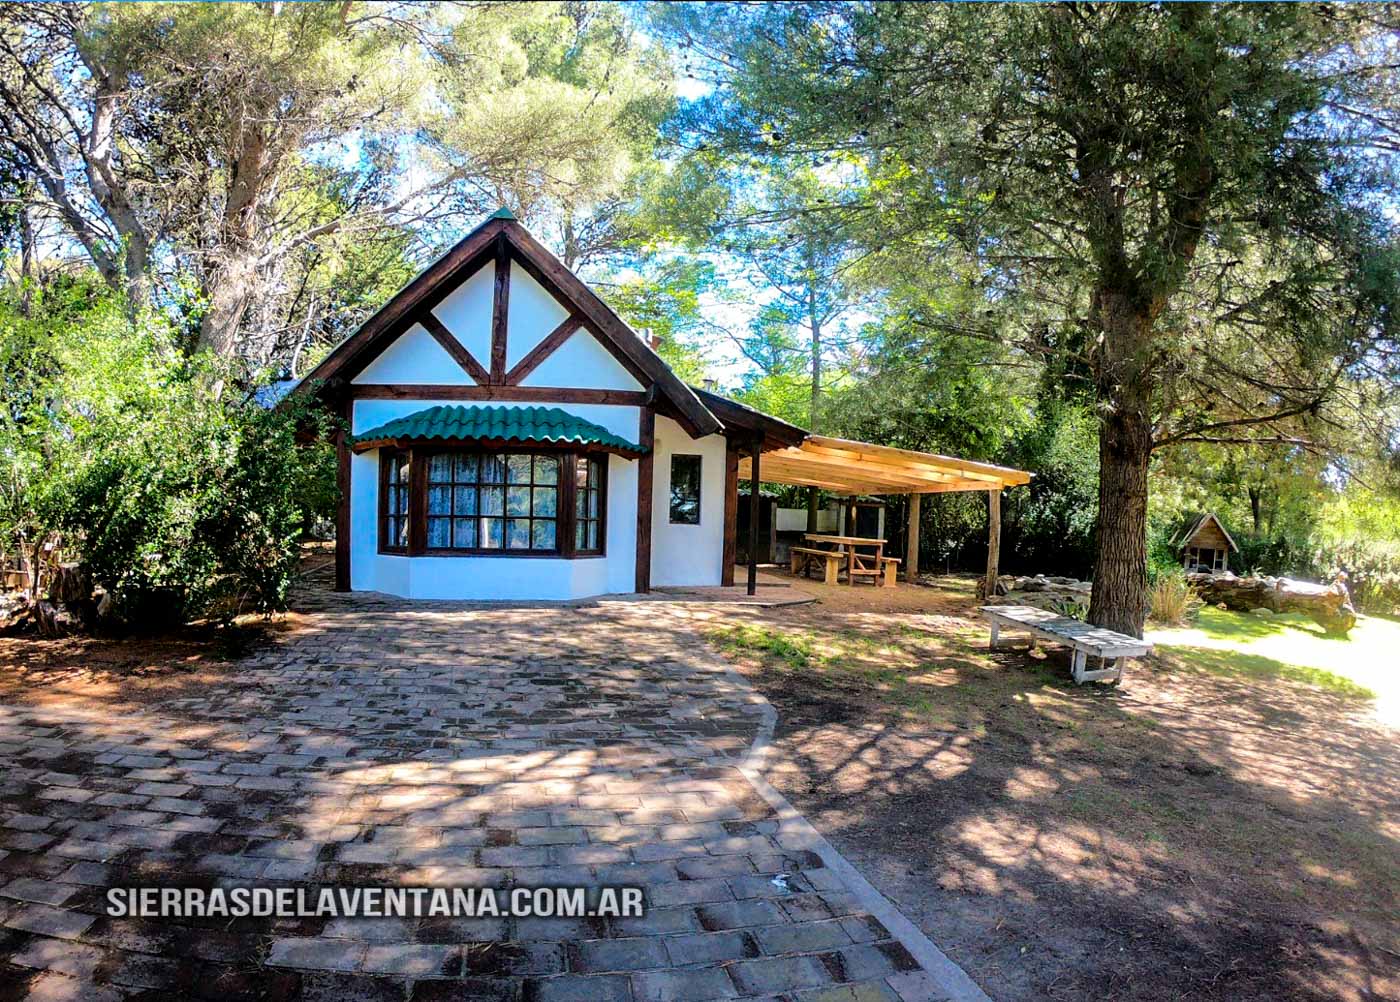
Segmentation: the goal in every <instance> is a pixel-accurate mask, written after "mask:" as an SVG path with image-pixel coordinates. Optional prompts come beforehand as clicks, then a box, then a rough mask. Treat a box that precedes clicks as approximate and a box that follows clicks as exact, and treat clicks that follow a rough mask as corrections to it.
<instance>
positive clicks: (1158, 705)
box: [690, 579, 1400, 1002]
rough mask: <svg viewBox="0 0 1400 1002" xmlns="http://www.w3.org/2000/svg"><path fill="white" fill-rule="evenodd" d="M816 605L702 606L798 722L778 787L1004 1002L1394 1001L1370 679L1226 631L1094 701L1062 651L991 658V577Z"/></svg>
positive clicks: (1388, 771)
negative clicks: (983, 598) (981, 592)
mask: <svg viewBox="0 0 1400 1002" xmlns="http://www.w3.org/2000/svg"><path fill="white" fill-rule="evenodd" d="M803 587H808V588H810V589H811V590H812V591H814V592H815V593H817V594H818V595H819V596H820V599H821V600H820V602H819V603H818V604H816V605H810V606H801V607H795V608H786V609H773V610H753V609H744V608H732V609H726V610H724V611H722V612H715V613H706V614H700V613H691V614H690V615H698V616H700V617H701V618H704V619H705V620H706V621H705V622H703V623H702V624H700V625H701V628H702V629H703V630H704V632H705V633H706V635H707V636H708V637H709V639H710V640H711V642H712V643H713V644H714V645H715V646H716V647H717V648H719V649H720V650H722V651H723V652H724V653H725V654H726V655H727V656H729V657H730V658H731V659H732V660H735V661H736V662H737V663H738V664H739V665H740V666H741V669H742V670H743V671H745V672H746V673H747V674H748V675H749V676H750V678H751V679H752V680H753V681H754V682H755V684H756V685H757V686H758V687H759V688H760V689H761V690H762V691H763V692H764V693H765V694H766V695H767V696H768V697H769V698H770V699H771V700H773V702H774V703H775V704H776V705H777V706H778V708H779V711H780V714H781V719H780V723H779V733H778V736H777V738H776V741H777V744H778V746H779V749H778V751H779V754H778V755H776V756H775V757H774V759H773V760H771V762H770V772H771V775H770V778H771V779H772V781H773V782H774V783H775V785H777V786H779V787H780V788H782V789H783V791H784V792H785V793H786V794H787V795H788V796H789V797H790V798H791V799H792V800H793V801H794V802H795V803H796V804H797V806H798V807H799V809H801V810H802V811H803V812H804V813H805V814H807V816H808V817H809V818H811V819H812V820H813V822H814V823H815V824H816V825H817V826H818V827H819V828H821V829H822V831H823V832H824V833H825V834H827V836H828V837H830V838H832V840H833V841H834V842H836V843H837V845H838V846H839V847H840V848H841V849H842V851H843V852H847V853H848V854H849V855H850V856H851V857H853V858H854V859H855V860H856V861H857V862H858V865H860V866H861V868H862V869H863V870H864V872H866V873H867V875H868V876H870V877H871V879H872V880H873V881H874V882H875V883H876V884H877V885H879V886H880V887H881V889H882V890H884V891H885V892H886V893H887V894H889V895H890V896H891V897H892V898H894V899H895V900H896V901H897V902H899V904H900V905H901V907H902V908H904V909H905V910H906V913H908V914H910V916H911V917H912V918H914V920H915V921H917V922H919V923H920V924H922V925H923V927H924V929H925V930H926V931H927V932H928V933H929V934H930V935H931V936H932V937H933V938H934V940H935V941H936V942H938V943H939V944H940V945H941V946H943V947H944V948H945V949H946V950H948V951H949V953H950V954H951V955H952V956H953V957H954V959H955V960H957V961H958V962H959V963H961V964H962V965H963V966H964V967H965V968H966V969H967V970H968V972H969V973H970V974H971V975H972V976H973V977H974V978H975V979H976V980H978V981H979V983H981V984H982V985H983V986H984V987H985V988H986V989H987V990H988V992H989V993H990V994H991V995H992V996H993V997H994V998H997V999H1031V998H1051V999H1078V998H1089V997H1093V998H1112V999H1141V1000H1148V999H1151V1000H1158V999H1169V998H1191V999H1220V1000H1224V999H1232V1000H1235V999H1245V1000H1261V1002H1262V1000H1265V999H1268V1000H1275V999H1281V998H1289V999H1301V1000H1311V999H1317V1000H1320V999H1336V998H1344V999H1375V998H1397V997H1400V975H1398V974H1397V972H1400V918H1398V917H1397V902H1400V749H1397V742H1396V737H1397V733H1396V732H1395V731H1393V730H1390V729H1389V728H1387V727H1384V726H1382V725H1381V724H1379V723H1378V722H1377V721H1376V717H1375V704H1374V702H1373V701H1372V700H1371V699H1369V698H1367V695H1366V693H1365V690H1364V689H1363V688H1362V686H1361V684H1360V683H1358V682H1357V681H1356V678H1357V677H1360V676H1359V674H1358V673H1359V672H1360V671H1361V669H1357V672H1352V673H1347V674H1343V673H1342V672H1340V671H1329V670H1328V669H1327V668H1324V667H1319V666H1317V665H1312V664H1301V665H1299V664H1294V663H1292V662H1284V661H1280V660H1278V659H1277V658H1270V657H1267V656H1265V655H1263V654H1260V653H1258V652H1256V651H1254V650H1252V649H1251V650H1249V651H1246V652H1245V653H1243V654H1241V653H1240V652H1237V651H1231V650H1229V649H1228V648H1229V646H1230V644H1232V643H1233V644H1237V645H1238V644H1240V643H1241V642H1245V643H1247V644H1253V643H1258V642H1260V641H1261V640H1263V639H1265V638H1267V637H1269V636H1273V635H1274V634H1273V633H1272V627H1274V626H1277V627H1278V629H1279V630H1281V631H1292V628H1291V627H1289V626H1288V625H1287V624H1286V623H1279V624H1267V625H1265V624H1261V623H1259V622H1258V621H1257V620H1255V621H1252V622H1251V621H1249V617H1236V618H1239V619H1244V620H1245V622H1243V623H1234V622H1233V621H1232V620H1230V619H1227V618H1224V617H1226V616H1228V615H1229V614H1220V615H1218V616H1217V615H1209V614H1208V615H1207V616H1206V618H1205V619H1204V621H1203V623H1202V630H1201V631H1200V636H1199V637H1198V636H1195V635H1191V636H1186V637H1184V638H1182V639H1184V640H1186V641H1188V644H1187V645H1186V646H1181V647H1177V646H1165V647H1162V648H1161V649H1160V653H1159V655H1158V656H1156V657H1154V658H1152V659H1150V660H1149V661H1147V662H1139V663H1137V664H1136V665H1134V666H1131V667H1130V668H1129V669H1128V671H1127V672H1126V674H1125V677H1124V682H1123V684H1122V685H1121V686H1120V687H1118V688H1112V687H1108V686H1103V685H1089V686H1082V687H1076V686H1074V685H1073V684H1072V683H1071V682H1070V681H1069V669H1068V656H1067V654H1066V653H1065V652H1064V651H1063V650H1060V649H1057V648H1050V649H1048V650H1042V651H1041V652H1038V653H1036V654H1034V655H1032V654H1029V653H1028V652H1027V650H1026V649H1025V646H1024V645H1020V646H1017V647H1012V648H1011V649H1006V650H998V651H997V652H996V653H995V654H992V653H990V652H988V650H987V631H986V628H985V626H983V625H982V624H981V622H980V620H978V619H977V618H976V617H975V611H974V610H975V600H974V598H973V594H972V587H973V583H972V581H971V580H970V579H967V580H958V579H945V583H944V584H942V585H940V586H939V587H936V588H909V587H901V588H900V589H898V590H896V591H893V592H891V591H883V590H875V589H858V590H852V589H850V588H849V587H847V586H844V585H843V586H839V587H836V588H828V587H826V586H823V585H817V584H804V585H803ZM1384 625H1385V626H1391V625H1393V624H1384ZM1231 630H1235V631H1236V632H1237V633H1239V634H1241V635H1242V636H1236V637H1232V636H1231V635H1230V634H1231ZM1258 631H1265V632H1263V633H1261V635H1260V636H1254V635H1253V634H1254V633H1255V632H1258ZM1212 634H1213V636H1212ZM1012 636H1013V637H1014V636H1015V635H1014V634H1013V635H1012ZM1303 639H1308V638H1303ZM1159 642H1160V641H1159ZM1316 642H1318V643H1332V644H1336V643H1337V642H1336V641H1321V640H1317V641H1316ZM1299 643H1300V641H1299V640H1297V639H1296V638H1295V639H1294V641H1293V643H1292V644H1291V645H1290V647H1289V648H1288V649H1289V650H1295V649H1296V648H1297V647H1298V645H1299ZM1356 647H1357V649H1358V650H1365V651H1367V652H1368V653H1367V654H1366V655H1365V656H1366V657H1369V658H1373V659H1374V658H1376V657H1384V656H1385V655H1386V651H1385V649H1384V647H1383V646H1382V648H1381V649H1379V650H1372V649H1371V648H1370V647H1369V645H1368V644H1358V645H1356ZM1390 650H1391V651H1392V652H1393V651H1395V650H1400V644H1397V645H1395V646H1392V647H1391V648H1390ZM1295 660H1297V659H1296V658H1295ZM1390 661H1391V663H1394V661H1395V657H1394V655H1393V654H1392V655H1391V657H1390ZM1333 667H1334V668H1336V667H1338V665H1337V664H1335V663H1334V664H1333ZM1365 670H1367V671H1370V670H1371V668H1370V667H1368V668H1366V669H1365Z"/></svg>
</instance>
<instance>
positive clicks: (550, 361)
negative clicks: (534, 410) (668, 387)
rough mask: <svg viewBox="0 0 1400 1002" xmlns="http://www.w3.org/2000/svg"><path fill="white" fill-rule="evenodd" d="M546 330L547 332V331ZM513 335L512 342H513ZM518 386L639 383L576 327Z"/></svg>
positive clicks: (584, 386)
mask: <svg viewBox="0 0 1400 1002" xmlns="http://www.w3.org/2000/svg"><path fill="white" fill-rule="evenodd" d="M546 333H548V332H546ZM513 342H514V339H513V338H512V340H511V342H508V344H509V343H513ZM520 385H521V386H572V387H575V388H577V389H580V390H640V389H641V388H642V384H641V383H639V382H637V381H636V380H635V379H633V378H632V374H631V373H630V372H628V371H627V370H626V369H624V368H623V367H622V363H621V362H619V361H618V360H617V359H615V358H613V356H612V353H611V352H610V351H608V349H606V348H604V347H603V346H602V345H601V344H599V343H598V340H597V338H595V337H594V336H593V335H592V334H590V333H588V331H586V330H581V329H580V330H577V331H574V333H573V334H572V335H570V337H569V339H568V340H567V341H565V342H564V343H563V344H561V345H560V346H559V347H558V348H556V349H555V350H554V351H553V352H551V353H550V355H549V357H548V358H546V359H545V360H544V361H543V362H541V363H540V364H539V365H538V366H536V367H535V369H534V370H533V371H532V372H531V373H530V374H529V375H527V376H526V377H525V378H524V379H523V380H521V381H520Z"/></svg>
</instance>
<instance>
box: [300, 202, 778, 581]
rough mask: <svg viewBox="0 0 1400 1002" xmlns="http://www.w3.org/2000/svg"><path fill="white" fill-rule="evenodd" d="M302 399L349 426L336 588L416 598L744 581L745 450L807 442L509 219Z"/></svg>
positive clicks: (337, 360) (356, 345) (331, 359)
mask: <svg viewBox="0 0 1400 1002" xmlns="http://www.w3.org/2000/svg"><path fill="white" fill-rule="evenodd" d="M296 392H300V393H314V394H316V395H317V396H318V397H319V398H320V399H321V400H323V401H325V402H326V403H328V404H330V405H332V406H334V407H335V408H336V409H337V410H338V411H339V412H340V413H341V414H343V415H344V417H345V419H346V422H347V424H348V426H349V434H348V435H344V436H342V439H341V441H340V442H339V443H338V446H339V454H340V481H341V493H342V504H341V507H340V512H339V519H338V523H339V524H338V526H337V529H338V532H337V551H336V558H337V561H336V583H337V587H338V588H340V589H342V590H354V591H380V592H388V593H390V594H393V595H401V596H404V597H407V598H457V599H463V598H465V599H572V598H582V597H586V596H591V595H601V594H606V593H615V592H633V591H646V590H649V588H650V587H651V586H652V585H718V584H721V583H732V575H733V554H734V551H733V548H732V547H733V525H734V515H735V510H736V505H737V494H736V485H737V479H736V477H737V469H738V459H739V451H738V450H739V448H740V445H741V443H742V444H743V445H744V446H746V447H748V448H750V449H751V448H752V447H753V446H754V444H755V443H756V442H758V443H759V447H760V448H775V447H780V446H783V445H789V444H795V443H800V442H801V441H802V439H803V438H804V433H803V432H802V431H801V429H798V428H794V427H792V426H791V425H786V424H784V423H783V422H781V421H777V420H775V419H772V418H768V417H767V416H765V415H760V414H758V413H757V412H754V411H749V410H746V409H744V408H742V407H740V406H739V405H737V404H734V403H732V402H730V401H726V400H723V398H719V397H715V396H713V395H711V394H706V393H704V392H703V391H698V390H693V389H691V388H690V387H688V386H686V385H685V384H684V383H682V382H681V381H680V380H679V379H678V378H677V377H676V376H675V375H674V374H673V373H672V372H671V370H670V369H669V368H668V367H667V366H666V364H665V363H664V362H662V361H661V359H660V358H659V357H658V356H657V355H656V354H655V352H653V351H652V350H651V348H650V347H649V346H648V345H646V344H645V343H644V342H643V340H642V339H641V338H640V337H638V336H637V335H636V334H635V333H634V332H633V331H632V330H631V329H630V328H629V327H628V326H627V325H626V324H625V323H623V321H622V320H621V319H619V318H618V316H617V315H616V314H615V313H613V312H612V310H611V309H609V308H608V307H607V306H606V305H605V304H604V303H603V302H602V300H600V299H599V298H598V297H597V296H596V295H595V294H594V293H593V292H592V291H591V290H590V289H589V288H588V287H587V286H586V285H584V284H583V283H582V282H581V281H579V280H578V279H577V278H576V277H575V276H574V275H573V274H572V273H571V272H570V271H569V270H568V269H566V268H565V267H564V266H563V264H562V263H561V262H560V261H559V260H558V259H556V258H555V257H554V256H553V255H552V254H550V253H549V251H547V250H546V249H545V248H544V247H542V246H541V245H540V244H539V243H538V242H537V241H536V240H535V239H534V238H533V237H532V236H531V235H530V234H529V233H528V232H527V231H526V230H525V229H524V227H522V226H521V225H520V224H519V223H518V222H516V220H515V218H514V217H513V216H512V215H511V214H510V213H509V212H508V211H507V210H504V209H503V210H501V211H499V212H497V213H496V214H495V215H493V216H491V217H490V218H489V219H488V220H487V221H486V222H485V223H483V224H482V225H481V226H479V227H478V228H477V229H475V230H474V231H472V232H471V233H470V234H468V235H467V237H466V238H465V239H463V240H462V241H461V242H460V243H458V244H457V245H456V246H455V247H453V248H452V249H451V250H450V251H449V252H448V253H447V254H446V255H445V256H444V257H442V258H441V259H440V260H438V261H437V262H435V263H434V264H433V265H431V266H430V267H429V268H427V269H426V270H425V271H423V272H422V274H420V275H419V276H418V277H417V278H415V279H414V280H413V281H412V282H411V283H409V285H408V286H407V287H405V288H404V289H403V290H402V291H401V292H399V293H398V294H397V295H396V296H394V298H393V299H391V300H390V301H389V302H388V303H387V304H386V305H385V306H384V307H383V309H381V310H380V311H379V312H378V313H376V314H375V315H374V316H373V317H371V318H370V319H369V320H368V321H367V322H366V323H365V324H364V325H363V326H362V327H361V328H360V329H359V330H358V331H356V332H355V334H353V335H352V336H351V337H349V338H348V339H346V340H345V341H344V342H343V343H342V344H341V345H339V346H338V347H337V348H336V349H335V350H334V351H333V352H331V354H330V355H329V356H327V358H326V359H325V360H324V361H323V362H322V363H321V364H320V365H318V366H317V367H316V368H315V369H314V370H313V371H312V372H311V373H309V374H308V375H307V377H306V378H305V379H304V380H302V382H301V383H300V384H299V385H298V387H297V391H296ZM702 396H704V397H707V398H709V404H708V405H707V403H705V402H702V400H701V397H702ZM716 410H719V411H723V412H725V413H727V414H728V415H729V420H728V421H727V422H723V421H721V419H720V417H718V416H717V415H716V413H715V412H716ZM765 439H766V441H765ZM654 498H655V499H658V500H657V503H655V504H654V503H653V499H654ZM726 509H728V510H726ZM726 524H727V525H728V526H729V532H728V533H726ZM726 544H728V545H726Z"/></svg>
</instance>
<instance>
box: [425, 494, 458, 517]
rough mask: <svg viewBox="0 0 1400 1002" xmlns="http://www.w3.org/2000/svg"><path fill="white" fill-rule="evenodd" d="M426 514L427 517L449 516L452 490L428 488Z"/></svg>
mask: <svg viewBox="0 0 1400 1002" xmlns="http://www.w3.org/2000/svg"><path fill="white" fill-rule="evenodd" d="M428 514H429V515H451V514H452V488H450V487H429V488H428Z"/></svg>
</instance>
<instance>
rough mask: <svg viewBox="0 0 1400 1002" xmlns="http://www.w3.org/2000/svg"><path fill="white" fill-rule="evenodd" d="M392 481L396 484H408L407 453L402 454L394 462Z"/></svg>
mask: <svg viewBox="0 0 1400 1002" xmlns="http://www.w3.org/2000/svg"><path fill="white" fill-rule="evenodd" d="M394 480H395V482H398V483H405V484H406V483H408V453H404V454H402V455H400V456H399V457H398V459H396V460H395V461H394Z"/></svg>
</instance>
